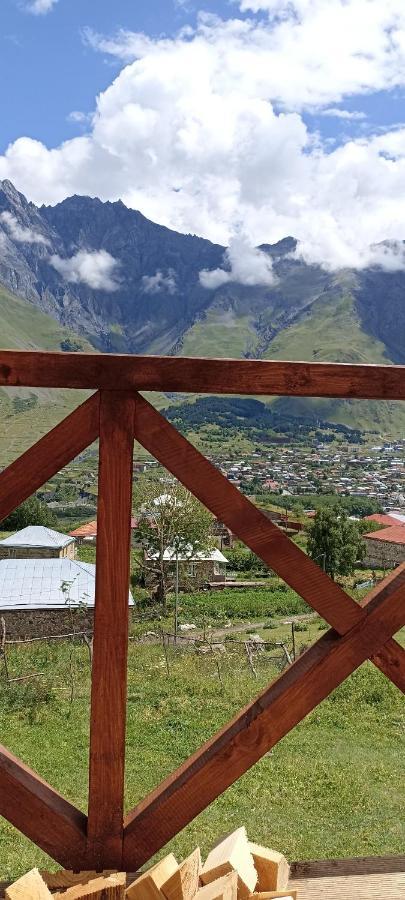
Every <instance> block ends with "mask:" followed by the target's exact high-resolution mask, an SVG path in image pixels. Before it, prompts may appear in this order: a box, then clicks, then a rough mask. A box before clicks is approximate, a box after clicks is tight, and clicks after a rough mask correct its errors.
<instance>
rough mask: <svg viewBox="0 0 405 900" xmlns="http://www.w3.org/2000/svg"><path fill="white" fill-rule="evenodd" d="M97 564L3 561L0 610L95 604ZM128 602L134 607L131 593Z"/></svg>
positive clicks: (0, 572) (0, 578)
mask: <svg viewBox="0 0 405 900" xmlns="http://www.w3.org/2000/svg"><path fill="white" fill-rule="evenodd" d="M95 574H96V567H95V565H93V564H92V563H84V562H79V561H78V560H72V559H66V558H65V559H2V560H0V612H4V611H7V610H9V611H10V610H24V609H25V610H29V609H31V610H33V609H60V608H62V607H66V606H67V605H68V602H69V603H70V605H71V606H73V607H77V606H79V605H81V604H85V605H86V606H89V607H93V606H94V595H95V585H96V582H95ZM128 598H129V605H130V606H133V599H132V595H131V593H130V592H129V593H128Z"/></svg>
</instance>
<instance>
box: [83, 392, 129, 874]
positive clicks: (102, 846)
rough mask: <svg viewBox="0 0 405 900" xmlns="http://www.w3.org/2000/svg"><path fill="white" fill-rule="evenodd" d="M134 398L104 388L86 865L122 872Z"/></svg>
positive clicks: (101, 419)
mask: <svg viewBox="0 0 405 900" xmlns="http://www.w3.org/2000/svg"><path fill="white" fill-rule="evenodd" d="M134 415H135V398H134V396H133V395H131V394H129V393H126V392H117V391H102V392H101V397H100V449H99V482H98V507H97V553H96V604H95V611H94V644H93V668H92V689H91V722H90V764H89V812H88V833H87V856H88V865H89V868H98V869H100V868H116V867H117V868H120V866H121V858H122V835H123V797H124V765H125V726H126V703H127V658H128V590H129V574H130V561H129V559H130V541H131V506H132V459H133V441H134Z"/></svg>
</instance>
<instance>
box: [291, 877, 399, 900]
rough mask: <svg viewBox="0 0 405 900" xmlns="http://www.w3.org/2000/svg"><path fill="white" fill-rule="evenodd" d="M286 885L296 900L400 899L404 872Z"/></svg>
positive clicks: (303, 880)
mask: <svg viewBox="0 0 405 900" xmlns="http://www.w3.org/2000/svg"><path fill="white" fill-rule="evenodd" d="M290 886H291V888H295V889H296V890H297V898H298V900H401V898H403V897H405V873H404V874H402V875H401V874H398V873H397V874H386V875H347V876H346V875H341V876H338V877H327V878H304V879H302V880H301V879H300V880H299V881H295V880H294V879H293V880H292V881H291V882H290Z"/></svg>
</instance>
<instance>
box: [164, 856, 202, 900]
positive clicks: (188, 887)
mask: <svg viewBox="0 0 405 900" xmlns="http://www.w3.org/2000/svg"><path fill="white" fill-rule="evenodd" d="M200 872H201V852H200V848H199V847H196V849H195V850H193V852H192V853H190V856H187V858H186V859H185V860H184V861H183V862H182V863H181V864H180V865H179V867H178V868H177V869H176V871H175V872H173V874H172V875H171V876H170V877H169V878H168V879H167V880H166V881H165V882H164V883H163V884H162V886H161V891H162V894H164V896H165V897H166V900H193V897H194V895H195V894H196V893H197V891H198V886H199V879H200Z"/></svg>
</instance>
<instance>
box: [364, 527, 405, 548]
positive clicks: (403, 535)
mask: <svg viewBox="0 0 405 900" xmlns="http://www.w3.org/2000/svg"><path fill="white" fill-rule="evenodd" d="M363 537H365V538H367V539H369V540H370V541H387V542H388V543H389V544H403V545H404V546H405V528H404V526H403V525H392V526H391V528H382V529H381V531H370V532H369V533H368V534H365V535H363Z"/></svg>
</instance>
